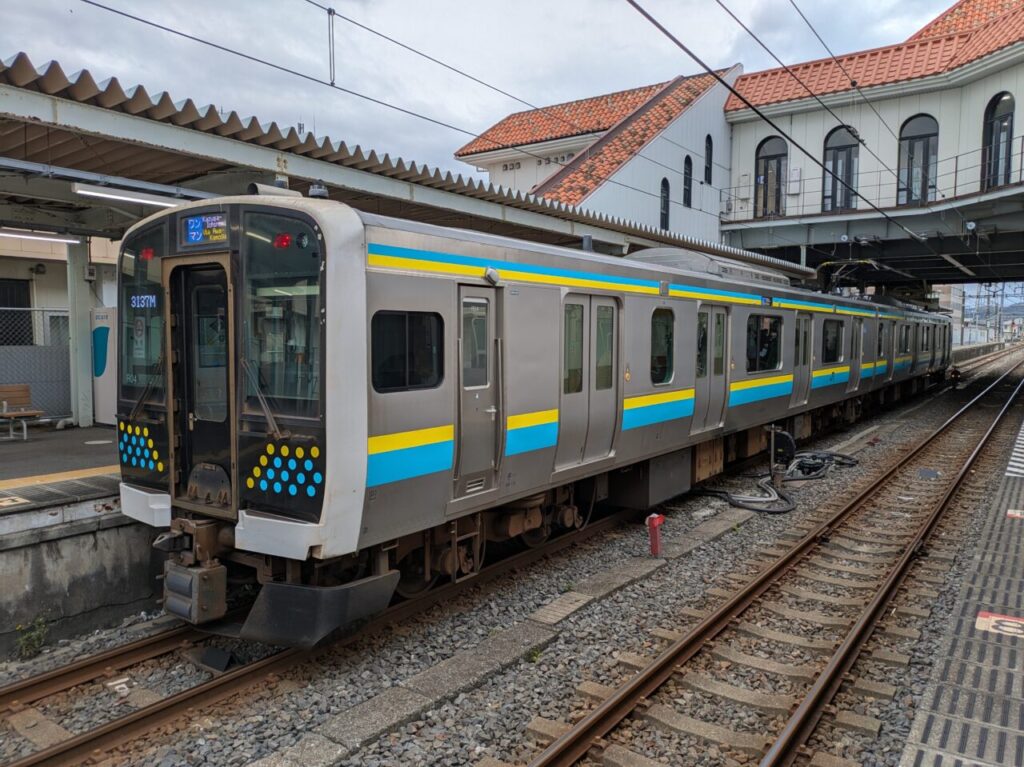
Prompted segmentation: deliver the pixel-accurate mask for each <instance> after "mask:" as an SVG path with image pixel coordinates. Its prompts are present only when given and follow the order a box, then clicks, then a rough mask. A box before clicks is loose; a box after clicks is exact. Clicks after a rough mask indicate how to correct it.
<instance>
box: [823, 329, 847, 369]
mask: <svg viewBox="0 0 1024 767" xmlns="http://www.w3.org/2000/svg"><path fill="white" fill-rule="evenodd" d="M821 335H822V338H821V361H822V362H823V363H825V364H826V365H827V364H829V363H830V362H839V361H841V360H842V359H843V321H842V320H825V327H824V328H823V330H822V334H821Z"/></svg>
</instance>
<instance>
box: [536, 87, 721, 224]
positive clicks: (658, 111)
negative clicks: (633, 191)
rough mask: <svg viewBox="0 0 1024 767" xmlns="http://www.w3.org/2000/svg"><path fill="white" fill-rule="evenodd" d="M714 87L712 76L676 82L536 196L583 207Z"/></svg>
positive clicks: (599, 140)
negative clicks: (606, 181) (596, 192)
mask: <svg viewBox="0 0 1024 767" xmlns="http://www.w3.org/2000/svg"><path fill="white" fill-rule="evenodd" d="M719 74H722V73H721V72H720V73H719ZM714 84H715V79H714V78H713V77H712V76H711V75H694V76H692V77H678V78H676V79H675V80H673V81H672V82H670V83H669V84H668V85H667V86H666V87H665V88H664V89H663V90H662V91H661V92H660V93H659V94H658V95H657V96H655V97H653V98H652V99H651V100H650V101H649V102H648V103H647V104H645V105H644V106H643V107H642V108H641V109H638V110H636V112H634V113H633V114H632V115H630V116H629V117H628V118H627V119H624V120H623V121H622V122H621V123H620V124H619V125H617V126H616V127H615V128H613V129H611V130H609V131H608V132H607V133H606V134H605V135H604V136H602V137H601V138H600V139H598V140H597V141H595V142H594V143H593V144H592V145H591V146H590V147H588V148H587V149H586V150H585V151H583V152H580V153H579V154H578V155H576V158H575V159H574V160H573V161H572V162H570V163H569V164H568V165H566V166H565V167H564V168H562V169H561V170H559V171H558V172H557V173H555V174H554V175H552V176H551V177H549V178H548V179H546V180H545V181H544V182H543V183H541V184H540V185H539V186H538V187H537V188H536V189H534V190H533V191H534V194H536V195H538V196H541V197H545V198H547V199H549V200H556V201H558V202H562V203H565V204H566V205H579V204H580V203H581V202H583V200H584V199H585V198H586V197H587V196H588V195H590V193H591V192H593V191H594V190H595V189H597V187H598V186H600V185H601V184H602V183H603V182H604V181H605V180H607V178H608V177H609V176H610V175H611V174H612V173H614V172H615V171H616V170H618V169H619V168H621V167H622V166H623V165H624V164H625V163H626V162H627V161H629V160H630V159H632V158H633V157H635V156H636V155H637V154H638V153H639V152H640V151H641V150H642V149H643V148H644V147H645V146H646V145H647V144H648V143H650V142H651V141H652V140H653V139H654V138H655V137H657V136H658V135H659V134H660V133H661V132H662V131H663V130H664V129H665V128H667V127H668V125H669V124H670V123H671V122H672V121H673V120H675V119H676V118H677V117H679V115H680V114H682V113H683V111H684V110H685V109H686V108H687V107H688V106H689V105H690V104H692V103H693V101H694V100H695V99H696V98H697V97H698V96H700V95H701V94H702V93H704V92H705V91H707V90H708V88H710V87H711V86H712V85H714Z"/></svg>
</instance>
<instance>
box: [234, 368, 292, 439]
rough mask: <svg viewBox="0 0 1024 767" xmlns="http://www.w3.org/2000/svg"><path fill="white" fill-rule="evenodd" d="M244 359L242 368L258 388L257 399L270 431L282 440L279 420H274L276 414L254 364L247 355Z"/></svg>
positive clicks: (255, 387) (254, 387) (256, 388)
mask: <svg viewBox="0 0 1024 767" xmlns="http://www.w3.org/2000/svg"><path fill="white" fill-rule="evenodd" d="M241 360H242V370H244V371H245V372H246V374H247V375H248V376H249V380H250V381H252V386H253V389H255V390H256V399H258V400H259V402H260V407H261V408H263V416H264V417H265V418H266V419H267V426H268V427H269V429H270V433H271V434H273V435H274V439H276V440H280V439H281V438H282V434H281V430H280V429H279V428H277V421H276V420H274V414H273V413H272V412H271V411H270V405H268V404H267V398H266V397H264V396H263V389H261V388H260V382H259V379H258V378H257V377H256V373H255V372H254V371H253V369H252V365H250V364H249V360H248V359H247V358H245V357H242V358H241Z"/></svg>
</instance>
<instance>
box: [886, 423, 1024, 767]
mask: <svg viewBox="0 0 1024 767" xmlns="http://www.w3.org/2000/svg"><path fill="white" fill-rule="evenodd" d="M979 512H981V513H985V515H986V518H985V520H984V521H983V523H982V528H981V533H980V537H979V539H978V543H977V546H976V548H975V551H974V554H973V557H972V559H971V561H970V562H969V563H968V564H967V568H966V570H965V573H964V580H963V585H962V587H961V590H960V594H959V597H958V600H957V604H956V607H955V608H954V613H953V620H952V621H951V622H950V624H949V629H948V631H947V634H946V637H945V638H944V641H943V643H942V645H941V650H940V653H939V660H938V661H937V662H936V664H935V666H934V668H933V671H932V677H931V680H930V683H929V685H928V688H927V691H926V693H925V695H924V697H923V699H922V701H921V704H920V708H919V709H918V712H917V715H916V717H915V719H914V723H913V725H912V727H911V732H910V735H909V737H908V739H907V746H906V748H905V750H904V752H903V757H902V760H901V762H900V764H901V765H906V766H907V767H953V766H954V765H956V766H958V767H959V766H961V765H981V766H982V767H989V766H994V765H1010V764H1012V765H1021V764H1024V674H1022V671H1024V427H1022V428H1021V430H1020V433H1019V434H1018V435H1017V438H1016V442H1015V445H1014V448H1013V451H1012V454H1011V456H1010V458H1009V460H1008V463H1007V465H1006V467H1005V471H1004V476H1003V477H1002V480H1001V482H1000V487H999V490H998V492H997V493H996V494H995V496H994V498H993V499H992V501H991V503H990V504H989V505H988V506H987V508H985V507H983V508H982V509H979Z"/></svg>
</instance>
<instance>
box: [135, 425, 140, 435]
mask: <svg viewBox="0 0 1024 767" xmlns="http://www.w3.org/2000/svg"><path fill="white" fill-rule="evenodd" d="M140 434H142V429H140V428H139V427H138V426H136V427H135V436H136V437H137V436H139V435H140Z"/></svg>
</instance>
